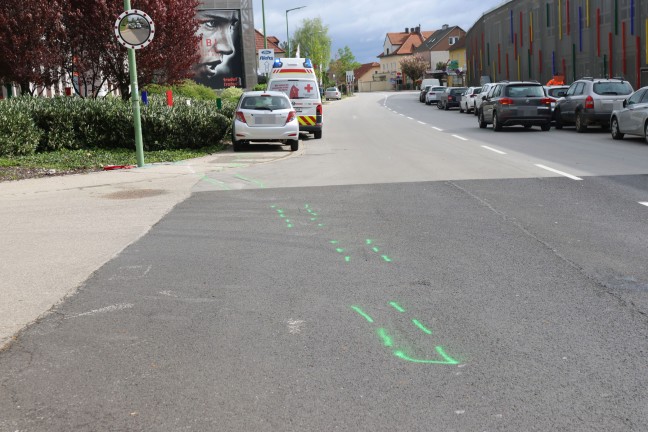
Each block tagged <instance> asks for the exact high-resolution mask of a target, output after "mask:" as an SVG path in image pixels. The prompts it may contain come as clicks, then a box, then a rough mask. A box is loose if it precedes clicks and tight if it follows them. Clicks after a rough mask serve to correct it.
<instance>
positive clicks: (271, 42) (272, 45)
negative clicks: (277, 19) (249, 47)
mask: <svg viewBox="0 0 648 432" xmlns="http://www.w3.org/2000/svg"><path fill="white" fill-rule="evenodd" d="M254 32H255V38H256V49H257V50H260V49H263V48H264V43H263V33H261V32H260V31H259V30H257V29H254ZM266 39H267V40H268V49H274V52H275V54H285V53H286V52H285V51H284V50H282V49H281V48H280V47H279V39H277V38H276V37H275V36H268V37H267V38H266Z"/></svg>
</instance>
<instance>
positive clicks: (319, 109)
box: [315, 105, 322, 115]
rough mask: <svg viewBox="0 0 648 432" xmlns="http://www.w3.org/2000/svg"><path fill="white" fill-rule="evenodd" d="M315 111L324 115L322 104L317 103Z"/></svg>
mask: <svg viewBox="0 0 648 432" xmlns="http://www.w3.org/2000/svg"><path fill="white" fill-rule="evenodd" d="M315 112H316V113H317V115H322V105H317V108H316V109H315Z"/></svg>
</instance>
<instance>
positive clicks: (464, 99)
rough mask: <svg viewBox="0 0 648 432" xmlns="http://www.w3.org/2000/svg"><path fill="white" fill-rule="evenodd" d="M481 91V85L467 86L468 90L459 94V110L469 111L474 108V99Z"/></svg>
mask: <svg viewBox="0 0 648 432" xmlns="http://www.w3.org/2000/svg"><path fill="white" fill-rule="evenodd" d="M480 91H481V87H468V90H466V91H465V92H464V94H462V95H461V100H460V101H459V112H460V113H462V112H464V111H465V112H467V113H470V112H471V111H473V110H474V109H475V99H476V98H477V95H478V94H479V92H480Z"/></svg>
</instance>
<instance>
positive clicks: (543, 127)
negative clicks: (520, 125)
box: [540, 123, 551, 132]
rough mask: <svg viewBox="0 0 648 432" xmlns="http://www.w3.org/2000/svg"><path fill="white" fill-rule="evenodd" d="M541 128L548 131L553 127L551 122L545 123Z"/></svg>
mask: <svg viewBox="0 0 648 432" xmlns="http://www.w3.org/2000/svg"><path fill="white" fill-rule="evenodd" d="M540 129H541V130H543V131H545V132H547V131H548V130H550V129H551V123H545V124H543V125H540Z"/></svg>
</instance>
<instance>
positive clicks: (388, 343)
mask: <svg viewBox="0 0 648 432" xmlns="http://www.w3.org/2000/svg"><path fill="white" fill-rule="evenodd" d="M378 336H380V338H381V339H382V341H383V345H385V346H386V347H387V348H391V347H392V346H393V345H394V343H393V342H392V339H391V338H390V337H389V335H388V334H387V330H385V329H384V328H382V327H381V328H379V329H378Z"/></svg>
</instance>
